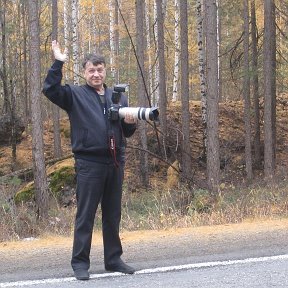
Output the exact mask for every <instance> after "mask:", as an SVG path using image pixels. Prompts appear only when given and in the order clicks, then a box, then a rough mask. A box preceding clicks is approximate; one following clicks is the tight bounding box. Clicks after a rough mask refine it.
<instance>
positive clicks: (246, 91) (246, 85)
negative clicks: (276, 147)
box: [243, 0, 253, 181]
mask: <svg viewBox="0 0 288 288" xmlns="http://www.w3.org/2000/svg"><path fill="white" fill-rule="evenodd" d="M248 5H249V4H248V0H244V1H243V19H244V23H243V27H244V29H243V30H244V41H243V49H244V69H243V74H244V78H243V96H244V123H245V163H246V165H245V168H246V175H247V180H248V181H251V180H252V177H253V176H252V153H251V120H250V71H249V6H248Z"/></svg>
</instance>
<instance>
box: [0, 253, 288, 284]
mask: <svg viewBox="0 0 288 288" xmlns="http://www.w3.org/2000/svg"><path fill="white" fill-rule="evenodd" d="M287 259H288V254H285V255H277V256H267V257H259V258H246V259H242V260H227V261H214V262H204V263H194V264H185V265H178V266H167V267H158V268H152V269H143V270H139V271H136V273H135V274H136V275H137V274H154V273H163V272H170V271H180V270H188V269H199V268H209V267H216V266H229V265H237V264H247V263H257V262H268V261H277V260H287ZM124 275H125V274H123V273H103V274H92V275H90V279H101V278H109V277H119V276H124ZM73 281H77V280H76V279H75V278H74V277H67V278H51V279H43V280H27V281H16V282H5V283H0V288H4V287H23V286H31V285H41V284H54V283H64V282H73Z"/></svg>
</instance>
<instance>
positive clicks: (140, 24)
mask: <svg viewBox="0 0 288 288" xmlns="http://www.w3.org/2000/svg"><path fill="white" fill-rule="evenodd" d="M144 19H145V17H144V3H143V0H136V32H137V35H136V39H137V47H136V49H137V57H138V64H139V66H140V67H139V66H138V69H137V95H138V96H137V98H138V105H139V106H140V107H146V106H147V101H145V99H146V96H145V82H144V81H145V78H144V77H143V76H144V74H145V73H144V70H145V66H144V63H145V61H144V60H145V55H144V49H145V43H144V39H145V38H144ZM138 126H139V127H138V131H139V134H140V143H141V147H142V148H143V149H144V151H145V150H147V131H146V130H147V129H146V122H145V121H140V123H139V124H138ZM139 153H140V167H139V168H140V173H141V178H142V179H141V180H142V183H143V185H144V187H148V185H149V177H148V175H149V174H148V155H147V153H145V152H143V151H140V152H139Z"/></svg>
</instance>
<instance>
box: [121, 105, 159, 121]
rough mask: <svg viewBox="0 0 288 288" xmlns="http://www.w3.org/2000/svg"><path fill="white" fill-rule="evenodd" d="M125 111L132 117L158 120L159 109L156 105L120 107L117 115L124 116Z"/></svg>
mask: <svg viewBox="0 0 288 288" xmlns="http://www.w3.org/2000/svg"><path fill="white" fill-rule="evenodd" d="M126 113H130V114H131V115H133V117H134V118H136V119H139V120H146V121H149V120H150V121H158V116H159V111H158V108H156V107H151V108H143V107H120V108H119V116H120V118H124V117H125V115H126Z"/></svg>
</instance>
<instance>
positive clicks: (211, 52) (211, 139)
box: [205, 0, 220, 194]
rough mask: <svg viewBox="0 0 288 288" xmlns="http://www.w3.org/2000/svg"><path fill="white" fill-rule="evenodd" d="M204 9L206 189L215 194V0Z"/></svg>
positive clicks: (209, 0)
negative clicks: (205, 34)
mask: <svg viewBox="0 0 288 288" xmlns="http://www.w3.org/2000/svg"><path fill="white" fill-rule="evenodd" d="M205 10H206V14H205V16H206V23H207V36H206V37H207V38H206V51H207V61H206V63H207V177H208V181H207V182H208V189H209V190H210V191H211V193H212V194H216V192H217V191H218V189H219V175H220V157H219V137H218V130H219V128H218V126H219V123H218V122H219V103H218V102H219V99H218V98H219V95H218V52H217V5H216V0H206V1H205Z"/></svg>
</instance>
